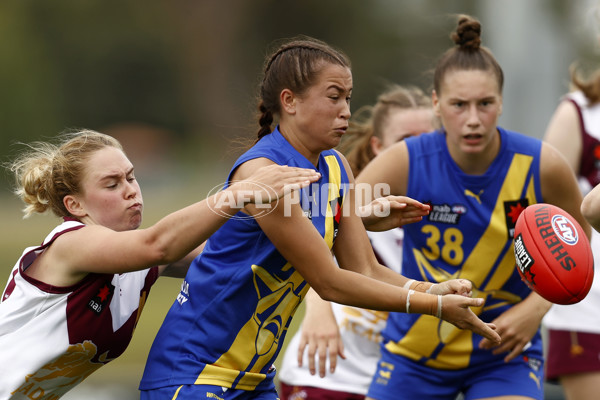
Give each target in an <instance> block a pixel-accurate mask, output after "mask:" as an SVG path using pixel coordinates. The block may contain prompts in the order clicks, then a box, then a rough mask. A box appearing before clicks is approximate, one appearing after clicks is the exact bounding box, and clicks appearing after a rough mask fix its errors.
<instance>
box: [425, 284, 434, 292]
mask: <svg viewBox="0 0 600 400" xmlns="http://www.w3.org/2000/svg"><path fill="white" fill-rule="evenodd" d="M435 285H436V284H435V283H434V284H433V285H431V286H429V289H427V290H426V291H425V293H429V294H431V288H432V287H434V286H435Z"/></svg>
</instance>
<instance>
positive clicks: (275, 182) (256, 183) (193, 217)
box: [48, 165, 319, 281]
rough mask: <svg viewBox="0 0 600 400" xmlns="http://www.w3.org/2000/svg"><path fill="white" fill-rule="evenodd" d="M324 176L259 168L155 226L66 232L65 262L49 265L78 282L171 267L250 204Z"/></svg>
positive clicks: (59, 255)
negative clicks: (94, 276) (100, 275)
mask: <svg viewBox="0 0 600 400" xmlns="http://www.w3.org/2000/svg"><path fill="white" fill-rule="evenodd" d="M318 178H319V174H318V173H317V172H315V171H314V170H310V169H302V168H292V167H286V166H278V165H271V166H267V167H265V168H260V169H255V170H254V171H253V173H251V174H249V175H248V177H247V178H246V179H244V180H242V181H239V182H235V183H234V184H232V185H231V186H230V187H229V188H227V189H225V190H222V191H220V192H219V193H217V194H215V195H212V196H210V197H209V198H207V199H205V200H202V201H200V202H198V203H195V204H193V205H190V206H188V207H185V208H183V209H181V210H178V211H175V212H173V213H171V214H169V215H167V216H166V217H164V218H162V219H161V220H160V221H158V222H157V223H156V224H154V225H152V226H151V227H149V228H146V229H138V230H133V231H124V232H115V231H113V230H111V229H108V228H106V227H104V226H101V225H87V226H85V227H84V228H82V229H79V230H76V231H73V232H68V233H65V234H64V235H62V236H61V237H60V238H58V239H57V240H56V242H55V243H54V244H53V245H52V246H51V248H50V249H49V250H52V257H53V259H54V260H60V262H56V263H48V264H50V265H58V266H60V268H61V272H62V273H63V274H64V275H65V279H66V280H69V279H71V280H75V281H77V280H78V279H81V277H82V276H84V275H85V274H87V273H90V272H98V273H123V272H128V271H135V270H141V269H145V268H148V267H150V266H153V265H163V264H169V263H171V262H175V261H177V260H179V259H181V258H182V257H184V256H185V255H186V254H189V253H190V252H191V251H193V250H194V249H195V248H197V247H198V246H199V245H200V244H202V242H204V241H205V240H206V239H208V237H209V236H210V235H211V234H212V233H214V232H215V231H216V230H217V229H218V228H219V227H221V225H223V224H224V223H225V222H226V221H227V220H228V219H229V218H230V217H231V216H233V215H234V214H235V213H237V212H238V211H239V210H240V209H241V208H242V207H244V206H245V205H247V204H250V203H253V202H258V201H260V202H266V203H268V202H270V201H273V200H275V199H277V198H279V197H281V196H283V195H284V194H286V193H289V192H290V191H291V190H294V189H298V188H300V187H304V186H307V185H308V184H310V183H311V182H314V181H316V180H317V179H318ZM73 249H77V251H73ZM115 255H118V256H117V257H115ZM48 272H49V273H53V272H56V271H50V270H49V271H48Z"/></svg>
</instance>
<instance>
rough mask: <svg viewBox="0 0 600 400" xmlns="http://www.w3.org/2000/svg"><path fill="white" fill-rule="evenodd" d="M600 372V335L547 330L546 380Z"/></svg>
mask: <svg viewBox="0 0 600 400" xmlns="http://www.w3.org/2000/svg"><path fill="white" fill-rule="evenodd" d="M595 371H600V334H597V333H585V332H573V331H559V330H554V329H549V330H548V356H547V357H546V379H548V380H556V379H558V378H559V377H560V376H561V375H568V374H577V373H583V372H595Z"/></svg>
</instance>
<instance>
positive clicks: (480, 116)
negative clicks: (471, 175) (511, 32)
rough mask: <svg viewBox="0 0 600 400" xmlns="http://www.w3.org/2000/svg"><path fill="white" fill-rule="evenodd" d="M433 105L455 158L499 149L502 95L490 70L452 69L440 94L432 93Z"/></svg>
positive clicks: (445, 78)
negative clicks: (499, 119) (498, 126)
mask: <svg viewBox="0 0 600 400" xmlns="http://www.w3.org/2000/svg"><path fill="white" fill-rule="evenodd" d="M433 104H434V110H435V112H436V114H437V115H438V116H439V117H440V119H441V122H442V124H443V125H444V128H445V129H446V141H447V143H448V149H449V151H450V154H451V155H452V157H453V158H455V159H456V158H460V157H462V156H464V155H472V154H485V153H490V154H491V153H494V152H495V151H497V149H498V148H499V141H500V139H499V135H498V132H497V129H496V127H497V124H498V118H499V117H500V114H501V113H502V94H501V93H500V88H499V87H498V82H497V79H496V76H495V75H494V74H493V73H492V72H491V71H481V70H455V71H449V72H448V73H446V75H445V77H444V79H443V80H442V82H441V87H440V93H435V92H434V93H433ZM493 156H495V153H494V154H493Z"/></svg>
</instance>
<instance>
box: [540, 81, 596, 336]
mask: <svg viewBox="0 0 600 400" xmlns="http://www.w3.org/2000/svg"><path fill="white" fill-rule="evenodd" d="M565 99H566V100H567V101H571V102H572V103H573V104H575V107H576V108H577V112H578V114H579V124H580V128H581V129H580V130H581V135H582V137H581V139H582V144H583V147H582V151H581V162H580V164H579V171H577V174H576V175H577V177H578V178H579V187H580V189H581V192H582V193H583V194H584V195H585V194H586V193H588V192H589V191H590V190H591V189H592V188H593V187H594V186H596V185H598V184H600V104H594V105H589V101H588V100H587V98H586V97H585V96H584V94H583V93H582V92H580V91H576V92H572V93H569V94H567V95H566V96H565ZM591 246H592V253H593V255H594V282H593V283H592V288H591V289H590V291H589V293H588V294H587V296H586V298H585V299H583V300H582V301H580V302H579V303H577V304H571V305H568V306H561V305H557V304H555V305H553V306H552V308H551V309H550V311H548V313H547V314H546V316H545V317H544V325H545V326H546V327H547V328H549V329H557V330H568V331H581V332H588V333H600V307H598V304H600V233H598V231H596V230H595V229H592V240H591Z"/></svg>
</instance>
